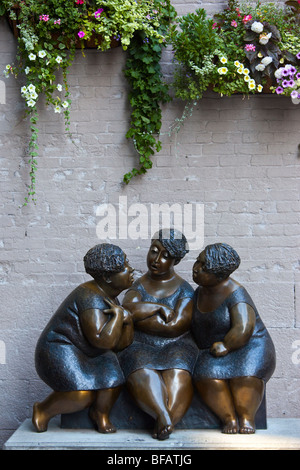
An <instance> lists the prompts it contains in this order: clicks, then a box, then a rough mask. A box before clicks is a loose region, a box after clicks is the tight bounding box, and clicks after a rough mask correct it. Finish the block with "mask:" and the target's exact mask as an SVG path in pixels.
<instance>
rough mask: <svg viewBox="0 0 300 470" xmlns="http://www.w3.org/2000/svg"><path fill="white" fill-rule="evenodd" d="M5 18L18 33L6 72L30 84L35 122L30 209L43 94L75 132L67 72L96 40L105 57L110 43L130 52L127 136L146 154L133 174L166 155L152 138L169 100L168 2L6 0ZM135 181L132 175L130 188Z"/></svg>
mask: <svg viewBox="0 0 300 470" xmlns="http://www.w3.org/2000/svg"><path fill="white" fill-rule="evenodd" d="M0 14H7V15H8V16H9V18H10V20H11V22H15V23H16V24H17V28H18V30H19V37H18V53H17V63H16V65H14V64H13V65H10V64H8V65H7V66H6V70H5V72H4V73H5V75H6V76H8V75H9V74H10V73H12V74H13V75H14V76H15V77H18V76H20V75H22V76H23V77H24V78H25V84H24V86H23V87H22V89H21V93H22V97H23V98H24V100H25V106H26V115H27V116H28V117H29V119H30V121H31V127H30V129H31V140H30V142H29V154H30V161H29V163H30V168H31V169H30V177H31V183H30V185H29V190H28V196H27V197H26V198H25V203H27V202H28V201H29V199H30V198H31V199H32V201H35V181H36V170H37V157H38V146H37V132H38V131H37V123H38V114H37V102H38V99H39V97H40V95H41V94H44V95H45V96H46V102H47V105H51V106H52V107H53V108H54V112H55V113H63V114H64V117H65V124H66V132H68V133H69V131H70V128H69V126H70V105H71V97H70V92H69V87H68V83H67V71H68V69H69V67H70V65H71V64H72V62H73V59H74V55H75V49H76V47H77V48H78V47H80V46H81V48H82V50H83V49H84V48H85V45H86V44H89V42H88V41H90V40H91V39H95V42H96V45H97V46H98V48H99V49H100V50H101V51H104V50H107V49H109V48H110V47H111V44H112V41H114V42H115V43H119V44H120V45H121V46H122V48H123V49H124V50H128V51H129V55H130V58H129V61H128V62H127V66H126V76H127V78H128V79H129V81H130V83H131V84H132V87H133V89H132V93H131V98H130V99H131V104H132V110H133V111H132V122H131V129H130V130H129V132H128V135H127V136H128V137H131V138H133V139H134V142H135V146H136V149H137V151H138V152H139V153H140V169H139V170H135V171H134V172H133V174H132V175H134V174H138V173H144V172H145V171H146V170H147V169H148V168H150V167H151V160H150V155H151V154H153V153H154V151H155V150H156V151H158V150H159V149H160V143H159V142H156V140H155V137H154V135H155V133H157V132H158V131H159V129H160V125H161V124H160V120H161V113H160V109H159V102H160V101H161V102H164V101H166V100H167V89H166V87H165V85H164V84H163V83H162V75H161V71H160V67H159V59H158V58H159V57H160V53H161V49H162V47H163V46H164V45H165V44H164V43H165V41H166V39H165V35H166V34H167V30H168V26H169V23H170V21H171V20H172V19H173V18H174V17H175V16H176V14H175V10H174V8H173V7H171V5H170V0H165V1H164V2H160V1H158V0H124V1H122V2H120V0H47V2H45V1H44V0H25V1H24V0H22V1H19V2H16V1H15V0H3V1H2V4H1V10H0ZM141 38H142V39H145V38H147V40H149V43H148V44H144V47H143V48H142V49H141V51H138V46H139V45H141ZM142 45H143V44H142ZM131 48H132V51H131ZM58 71H62V76H63V81H62V83H58V81H57V76H58V75H57V72H58ZM137 90H138V91H137ZM130 179H131V176H129V175H126V177H125V181H126V182H128V181H129V180H130Z"/></svg>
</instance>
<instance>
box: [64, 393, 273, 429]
mask: <svg viewBox="0 0 300 470" xmlns="http://www.w3.org/2000/svg"><path fill="white" fill-rule="evenodd" d="M110 419H111V422H112V423H113V424H114V426H115V427H116V428H117V429H145V430H148V429H152V428H153V425H154V420H153V419H152V418H151V417H150V416H149V415H147V414H146V413H144V412H143V411H141V410H140V409H139V408H137V406H136V405H135V404H134V402H133V400H132V399H131V397H130V396H129V394H128V392H127V390H126V389H124V390H123V391H122V392H121V394H120V396H119V398H118V400H117V402H116V403H115V405H114V408H113V410H112V412H111V414H110ZM255 424H256V429H266V428H267V418H266V398H265V396H264V398H263V401H262V403H261V405H260V408H259V410H258V412H257V414H256V420H255ZM61 427H62V428H63V429H93V428H94V425H93V423H92V421H91V420H90V418H89V416H88V410H83V411H79V412H77V413H72V414H64V415H62V416H61ZM220 428H221V422H220V420H219V419H218V418H217V417H216V416H215V415H214V414H213V413H212V412H211V411H210V410H209V409H208V408H207V407H206V406H205V405H204V403H203V402H202V401H201V400H200V398H199V397H198V395H196V394H195V395H194V398H193V401H192V404H191V406H190V408H189V410H188V411H187V413H186V414H185V416H184V417H183V418H182V420H181V421H180V422H179V423H178V424H177V425H176V429H220Z"/></svg>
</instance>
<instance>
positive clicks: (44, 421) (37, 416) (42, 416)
mask: <svg viewBox="0 0 300 470" xmlns="http://www.w3.org/2000/svg"><path fill="white" fill-rule="evenodd" d="M48 422H49V417H48V415H46V413H44V412H43V411H42V409H41V404H40V403H35V404H34V405H33V412H32V424H33V425H34V427H35V429H36V430H37V432H45V431H47V429H48Z"/></svg>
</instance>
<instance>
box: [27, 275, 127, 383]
mask: <svg viewBox="0 0 300 470" xmlns="http://www.w3.org/2000/svg"><path fill="white" fill-rule="evenodd" d="M92 283H94V281H90V282H86V283H84V284H81V285H80V286H78V287H77V288H76V289H74V290H73V292H71V293H70V295H69V296H68V297H67V298H66V299H65V300H64V302H63V303H62V304H61V305H60V307H59V308H58V310H57V311H56V313H55V314H54V315H53V317H52V318H51V319H50V321H49V323H48V325H47V326H46V328H45V329H44V331H43V332H42V334H41V336H40V338H39V340H38V343H37V346H36V351H35V363H36V370H37V373H38V374H39V376H40V378H41V379H42V380H43V381H44V382H45V383H46V384H47V385H49V387H51V388H52V389H53V390H55V391H75V390H100V389H104V388H111V387H117V386H119V385H121V384H123V383H124V375H123V373H122V370H121V368H120V365H119V361H118V358H117V355H116V353H115V352H113V351H110V350H109V351H107V350H101V349H98V348H96V347H94V346H92V345H91V344H90V343H89V342H88V340H87V339H86V337H85V336H84V334H83V332H82V329H81V325H80V316H81V314H82V312H84V311H85V310H88V309H100V310H103V309H107V308H108V306H107V304H106V303H105V302H104V300H103V298H102V296H101V295H100V293H99V294H98V293H95V291H94V289H92Z"/></svg>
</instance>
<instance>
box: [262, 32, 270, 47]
mask: <svg viewBox="0 0 300 470" xmlns="http://www.w3.org/2000/svg"><path fill="white" fill-rule="evenodd" d="M271 36H272V33H269V34H266V33H261V35H260V36H259V42H260V44H262V45H266V44H268V42H269V39H270V38H271Z"/></svg>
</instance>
